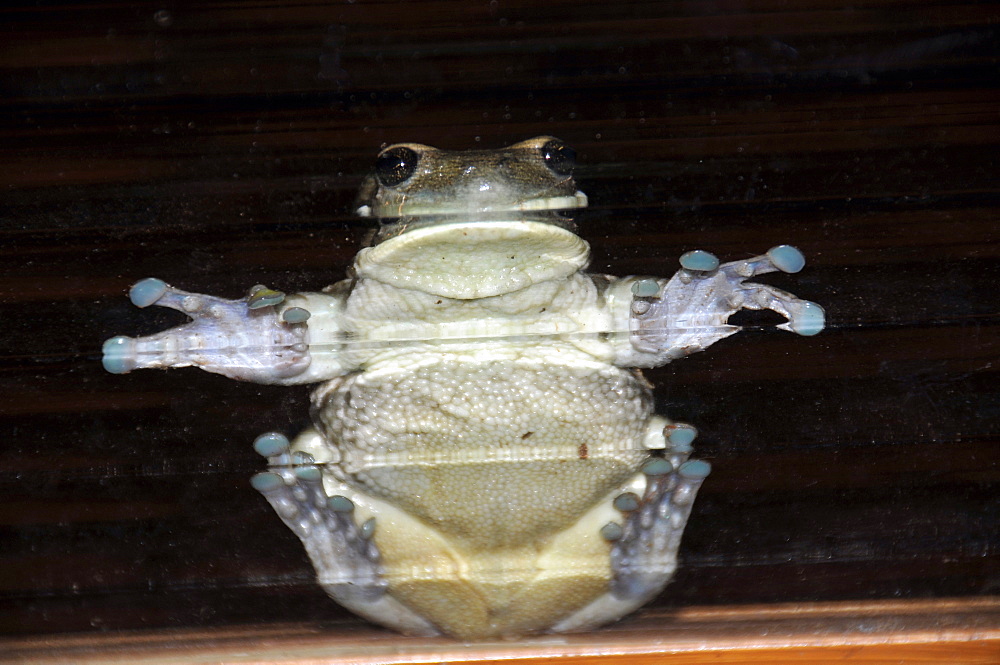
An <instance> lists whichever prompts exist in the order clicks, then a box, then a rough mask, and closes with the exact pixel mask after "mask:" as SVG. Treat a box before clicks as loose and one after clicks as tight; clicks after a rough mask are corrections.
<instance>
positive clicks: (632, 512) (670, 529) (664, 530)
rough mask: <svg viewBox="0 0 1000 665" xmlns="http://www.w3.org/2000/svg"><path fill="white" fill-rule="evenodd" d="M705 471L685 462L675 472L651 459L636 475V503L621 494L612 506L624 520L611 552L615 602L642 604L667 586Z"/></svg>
mask: <svg viewBox="0 0 1000 665" xmlns="http://www.w3.org/2000/svg"><path fill="white" fill-rule="evenodd" d="M684 457H685V458H686V454H685V455H684ZM710 470H711V466H710V465H709V464H708V462H704V461H702V460H690V461H685V462H683V463H682V464H680V465H679V467H677V468H676V469H675V468H674V466H673V464H671V462H670V461H668V460H667V459H664V458H660V457H654V458H653V459H651V460H649V462H647V463H646V464H645V465H644V466H643V469H642V471H643V473H644V474H645V475H646V490H645V492H644V493H643V495H642V497H636V496H635V495H631V494H623V495H621V496H619V497H618V498H617V499H616V500H615V507H616V508H618V509H619V510H621V511H622V512H623V513H624V514H625V516H626V518H625V526H624V528H623V529H622V531H621V534H620V536H619V537H618V538H616V539H615V541H614V545H613V546H612V549H611V569H612V572H613V574H614V578H613V579H612V582H611V593H612V594H613V595H614V596H615V597H617V598H619V599H621V600H626V601H628V600H638V601H639V602H640V603H645V602H646V601H647V600H648V599H650V598H652V597H653V596H654V595H656V594H657V593H659V592H660V590H661V589H662V588H663V587H664V585H665V584H666V583H667V582H668V581H670V577H671V576H672V575H673V573H674V570H675V568H676V567H677V550H678V549H679V548H680V544H681V536H682V535H683V534H684V526H685V525H686V524H687V519H688V516H689V515H690V514H691V506H692V504H693V503H694V498H695V495H696V494H697V493H698V488H699V487H701V483H702V481H704V480H705V478H706V477H707V476H708V474H709V471H710Z"/></svg>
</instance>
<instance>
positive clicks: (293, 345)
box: [103, 278, 310, 383]
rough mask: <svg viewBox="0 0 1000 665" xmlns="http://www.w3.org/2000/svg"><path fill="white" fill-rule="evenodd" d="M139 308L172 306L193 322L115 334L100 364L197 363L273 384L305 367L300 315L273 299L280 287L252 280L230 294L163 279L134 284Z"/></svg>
mask: <svg viewBox="0 0 1000 665" xmlns="http://www.w3.org/2000/svg"><path fill="white" fill-rule="evenodd" d="M129 299H130V300H131V301H132V303H133V304H134V305H136V306H137V307H148V306H150V305H156V306H158V307H169V308H171V309H176V310H177V311H179V312H183V313H185V314H187V315H188V316H190V317H191V319H192V321H191V322H189V323H186V324H183V325H180V326H177V327H175V328H171V329H169V330H165V331H163V332H161V333H157V334H155V335H149V336H147V337H138V338H132V337H112V338H111V339H109V340H107V341H106V342H104V347H103V350H104V358H103V364H104V368H105V369H106V370H108V371H109V372H112V373H113V374H125V373H126V372H130V371H132V370H134V369H142V368H169V367H188V366H195V367H200V368H201V369H203V370H206V371H208V372H214V373H216V374H222V375H224V376H228V377H229V378H232V379H240V380H243V381H256V382H258V383H272V382H273V383H277V382H280V381H281V380H282V379H285V378H288V377H291V376H295V375H298V374H300V373H302V372H303V371H305V369H306V368H307V367H308V366H309V363H310V356H309V347H308V345H307V344H306V341H305V340H306V326H305V323H304V322H305V320H306V319H307V318H308V312H306V311H305V310H303V309H302V308H298V307H290V308H285V309H284V310H283V311H282V312H281V313H280V314H279V312H278V311H277V310H276V308H275V306H276V305H278V304H280V303H281V301H282V300H283V299H284V294H282V293H280V292H278V291H273V290H271V289H268V288H266V287H264V286H255V287H254V288H253V289H251V290H250V293H248V294H247V296H246V297H244V298H240V299H238V300H227V299H224V298H217V297H215V296H208V295H203V294H200V293H188V292H187V291H182V290H180V289H176V288H174V287H172V286H170V285H168V284H166V283H164V282H163V281H162V280H159V279H155V278H148V279H144V280H142V281H140V282H137V283H136V284H135V285H133V286H132V289H131V290H130V291H129Z"/></svg>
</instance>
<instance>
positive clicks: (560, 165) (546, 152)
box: [542, 139, 576, 175]
mask: <svg viewBox="0 0 1000 665" xmlns="http://www.w3.org/2000/svg"><path fill="white" fill-rule="evenodd" d="M542 157H543V158H544V159H545V163H546V164H547V165H548V167H549V168H550V169H552V172H553V173H558V174H559V175H572V173H573V167H574V166H576V150H573V148H571V147H569V146H568V145H566V144H565V143H563V142H562V141H556V140H555V139H553V140H551V141H548V142H547V143H546V144H545V145H543V146H542Z"/></svg>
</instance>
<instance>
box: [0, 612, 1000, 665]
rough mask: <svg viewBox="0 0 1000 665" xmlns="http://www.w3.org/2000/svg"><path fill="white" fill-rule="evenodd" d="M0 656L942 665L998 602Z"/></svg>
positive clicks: (303, 663) (32, 646)
mask: <svg viewBox="0 0 1000 665" xmlns="http://www.w3.org/2000/svg"><path fill="white" fill-rule="evenodd" d="M0 646H3V647H4V652H3V653H0V662H17V663H23V664H24V665H43V664H47V663H67V662H72V663H80V665H93V664H97V663H131V664H135V665H153V664H160V663H188V662H199V663H200V662H211V663H217V664H219V665H224V664H225V665H228V664H233V665H235V664H237V663H239V664H243V665H249V664H260V665H264V664H265V663H266V664H268V665H327V664H330V665H332V664H333V663H345V664H346V663H350V664H356V665H369V664H374V663H378V664H380V665H382V664H389V663H467V662H476V663H509V662H511V661H512V660H513V661H516V662H518V663H542V662H552V661H556V662H559V663H573V664H577V663H580V664H583V663H604V664H606V665H611V664H624V663H640V664H642V665H652V664H653V663H680V664H681V665H688V664H693V663H724V664H726V665H737V664H744V663H746V664H756V663H777V664H782V665H783V664H786V663H787V664H792V663H798V664H803V663H810V664H819V665H823V664H825V663H842V662H844V661H850V662H852V663H947V664H948V665H993V664H994V663H996V662H997V655H998V654H1000V602H998V600H997V599H996V598H992V599H981V600H954V599H940V600H933V601H881V602H868V603H807V604H794V605H766V606H759V605H756V606H744V607H738V608H718V607H689V608H686V609H684V610H682V611H679V612H671V613H669V614H666V613H657V612H654V611H643V612H641V613H640V614H639V615H638V616H636V617H634V618H633V619H632V620H630V621H628V622H625V623H622V624H618V625H616V626H613V627H610V628H604V629H601V630H596V631H592V632H590V633H587V634H577V635H560V636H546V637H535V638H528V639H525V640H520V641H517V642H513V641H507V642H504V641H494V642H486V643H479V644H459V643H456V642H454V641H451V640H447V639H443V638H440V639H426V638H423V639H421V638H404V637H400V636H393V635H391V634H387V633H385V632H384V631H376V630H372V629H365V628H361V629H357V630H353V629H352V630H351V631H350V632H346V631H337V630H331V626H328V625H314V624H271V625H252V626H233V627H229V628H222V629H213V630H208V631H206V630H203V629H190V630H184V631H180V630H160V631H152V632H150V631H145V632H143V631H132V632H126V633H119V634H113V635H107V634H103V635H102V634H97V635H56V636H49V637H44V638H37V637H31V638H18V639H10V640H0Z"/></svg>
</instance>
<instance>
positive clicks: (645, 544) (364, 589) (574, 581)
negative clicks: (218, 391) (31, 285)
mask: <svg viewBox="0 0 1000 665" xmlns="http://www.w3.org/2000/svg"><path fill="white" fill-rule="evenodd" d="M574 164H575V153H574V151H573V149H572V148H570V147H569V146H568V145H566V144H564V143H563V142H561V141H559V140H558V139H555V138H552V137H548V136H543V137H538V138H534V139H530V140H527V141H522V142H520V143H515V144H513V145H511V146H508V147H506V148H503V149H500V150H474V151H464V152H462V151H454V152H453V151H445V150H438V149H435V148H432V147H430V146H426V145H420V144H416V143H403V144H397V145H392V146H389V147H387V148H385V149H384V150H383V151H382V152H381V153H380V154H379V155H378V158H377V160H376V162H375V167H374V170H373V172H372V174H371V175H370V176H369V177H368V178H367V179H366V180H365V182H364V184H363V186H362V188H361V195H360V197H359V205H358V208H357V212H358V214H360V215H362V216H365V217H368V218H370V219H371V220H372V221H373V223H374V226H375V227H376V228H375V230H374V232H373V239H372V242H371V244H370V246H368V247H366V248H365V249H362V250H361V251H360V252H359V253H358V255H357V257H356V258H355V261H354V265H353V270H352V271H351V275H350V277H349V278H348V279H345V280H343V281H340V282H337V283H335V284H333V285H332V286H329V287H327V288H325V289H323V290H321V291H319V292H315V293H296V294H290V295H286V294H284V293H281V292H279V291H276V290H274V289H270V288H267V287H265V286H262V285H258V286H254V287H253V288H251V289H250V290H249V293H248V294H247V296H246V297H244V298H241V299H238V300H226V299H222V298H216V297H213V296H208V295H202V294H197V293H188V292H185V291H182V290H180V289H177V288H174V287H172V286H169V285H167V284H166V283H165V282H163V281H161V280H159V279H154V278H149V279H145V280H142V281H140V282H138V283H136V284H135V285H134V286H133V287H132V289H131V291H130V294H129V296H130V298H131V300H132V302H133V303H134V304H135V305H137V306H139V307H146V306H149V305H157V306H161V307H170V308H173V309H176V310H179V311H181V312H184V313H185V314H187V315H188V316H189V317H190V318H191V321H190V322H188V323H187V324H184V325H181V326H178V327H175V328H172V329H170V330H166V331H164V332H161V333H159V334H155V335H151V336H148V337H140V338H129V337H114V338H112V339H109V340H108V341H107V342H105V344H104V359H103V363H104V367H105V368H106V369H107V370H108V371H110V372H114V373H124V372H128V371H131V370H133V369H137V368H147V367H154V368H170V367H185V366H194V367H199V368H201V369H203V370H206V371H209V372H216V373H219V374H223V375H225V376H228V377H231V378H234V379H240V380H244V381H255V382H258V383H270V384H300V383H316V384H318V385H317V387H316V388H315V390H314V392H313V394H312V420H313V424H312V426H311V427H310V428H309V429H307V430H306V431H304V432H302V433H300V434H299V435H298V436H297V437H295V438H294V440H292V441H289V439H288V438H286V437H285V436H284V435H283V434H281V433H277V432H270V433H267V434H263V435H261V436H260V437H259V438H258V439H257V440H256V441H255V443H254V447H255V449H256V450H257V452H258V453H260V454H261V455H263V456H264V457H265V458H267V461H268V465H269V467H268V470H267V471H264V472H263V473H260V474H258V475H257V476H255V477H254V478H253V479H252V481H251V482H252V484H253V487H255V488H256V489H257V490H259V491H260V492H261V494H263V495H264V497H265V498H266V499H267V501H268V502H270V504H271V506H272V507H273V508H274V510H275V511H276V512H277V513H278V515H279V516H280V517H281V519H282V520H283V521H284V523H285V524H286V525H287V526H288V527H289V528H290V529H291V530H292V531H293V532H294V533H295V534H296V535H297V536H298V537H299V538H300V539H301V540H302V543H303V545H304V546H305V549H306V552H307V553H308V555H309V558H310V559H311V560H312V563H313V564H314V566H315V569H316V573H317V576H318V580H319V583H320V584H321V585H322V587H323V589H324V590H326V592H327V593H328V594H329V595H330V596H332V597H333V598H334V599H336V600H337V601H338V602H339V603H341V604H343V605H345V606H346V607H348V608H349V609H351V610H353V611H354V612H356V613H357V614H359V615H361V616H363V617H366V618H368V619H370V620H371V621H374V622H376V623H379V624H382V625H385V626H389V627H391V628H394V629H396V630H399V631H402V632H404V633H409V634H424V635H431V634H446V635H451V636H453V637H456V638H459V639H485V638H493V637H501V636H517V635H523V634H527V633H533V632H545V631H550V632H562V631H576V630H584V629H588V628H591V627H595V626H598V625H601V624H604V623H607V622H609V621H612V620H615V619H618V618H620V617H622V616H623V615H625V614H627V613H629V612H632V611H633V610H635V609H636V608H638V607H639V606H640V605H642V604H643V603H645V602H647V601H648V600H650V599H651V598H652V597H654V596H655V595H657V594H658V593H659V592H660V591H661V589H662V588H663V587H664V585H665V584H666V583H667V582H668V580H669V579H670V577H671V575H672V574H673V572H674V569H675V567H676V563H677V551H678V547H679V544H680V540H681V535H682V533H683V531H684V526H685V523H686V521H687V519H688V515H689V514H690V512H691V506H692V502H693V501H694V498H695V494H696V493H697V491H698V488H699V486H700V485H701V483H702V481H703V480H704V479H705V477H706V476H707V475H708V473H709V465H708V463H706V462H704V461H700V460H695V459H689V457H690V455H691V452H692V446H691V442H692V440H693V439H694V437H695V430H694V428H693V427H691V426H690V425H686V424H683V423H678V422H673V421H670V420H668V419H667V418H665V417H664V416H661V415H656V414H654V413H653V398H652V393H651V386H650V384H649V383H648V382H647V381H646V380H645V379H644V378H643V376H642V374H641V370H640V368H648V367H656V366H659V365H663V364H665V363H668V362H670V361H672V360H674V359H677V358H680V357H682V356H685V355H688V354H690V353H694V352H696V351H700V350H702V349H704V348H706V347H708V346H709V345H711V344H713V343H715V342H717V341H719V340H721V339H723V338H725V337H728V336H729V335H732V334H733V333H735V332H737V331H738V330H739V328H738V327H737V326H733V325H729V324H728V323H727V319H728V318H729V317H730V315H731V314H733V313H734V312H736V311H738V310H740V309H770V310H773V311H775V312H778V313H779V314H781V315H783V316H784V317H785V318H786V319H787V322H786V323H783V324H782V325H780V326H778V327H779V328H782V329H785V330H790V331H792V332H795V333H798V334H800V335H813V334H815V333H817V332H819V331H820V330H821V329H822V328H823V325H824V314H823V310H822V308H821V307H820V306H819V305H816V304H815V303H812V302H808V301H805V300H801V299H799V298H797V297H795V296H794V295H792V294H790V293H787V292H785V291H781V290H779V289H776V288H773V287H771V286H766V285H763V284H758V283H753V282H749V281H747V280H748V279H749V278H752V277H753V276H755V275H760V274H762V273H767V272H772V271H775V270H781V271H785V272H790V273H794V272H797V271H799V270H800V269H801V268H802V266H803V264H804V260H803V257H802V254H801V253H800V252H799V251H798V250H797V249H795V248H793V247H791V246H788V245H781V246H778V247H774V248H772V249H770V250H769V251H767V252H766V253H765V254H763V255H760V256H756V257H754V258H750V259H746V260H740V261H733V262H730V263H722V264H720V262H719V260H718V259H717V258H716V257H715V256H713V255H712V254H709V253H708V252H705V251H701V250H694V251H691V252H688V253H686V254H684V255H683V256H681V257H680V269H679V270H678V271H677V272H676V273H675V274H674V275H673V276H672V277H669V278H660V277H643V276H636V277H625V278H616V277H612V276H608V275H599V274H590V273H587V272H585V271H584V269H585V268H586V266H587V263H588V260H589V246H588V244H587V243H586V242H585V241H584V240H583V239H581V238H580V237H579V236H578V235H577V234H576V233H575V225H574V222H573V219H572V214H571V213H572V211H574V210H578V209H580V208H583V207H585V206H586V205H587V197H586V195H584V194H583V193H582V192H580V191H579V190H578V189H577V186H576V183H575V182H574V179H573V169H574Z"/></svg>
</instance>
